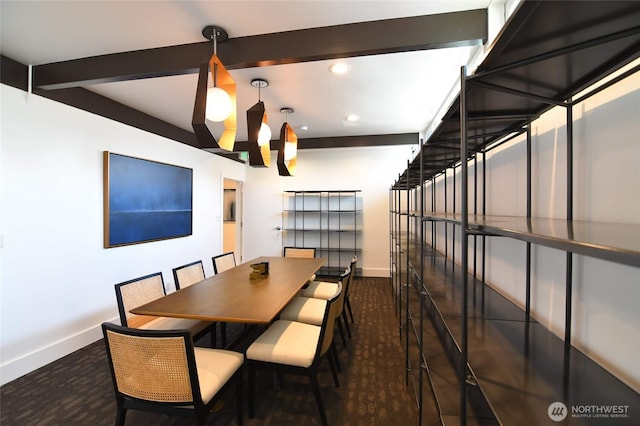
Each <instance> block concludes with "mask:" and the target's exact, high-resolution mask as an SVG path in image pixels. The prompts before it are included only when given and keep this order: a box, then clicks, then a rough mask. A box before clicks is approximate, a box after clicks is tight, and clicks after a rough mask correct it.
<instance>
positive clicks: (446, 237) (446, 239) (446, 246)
mask: <svg viewBox="0 0 640 426" xmlns="http://www.w3.org/2000/svg"><path fill="white" fill-rule="evenodd" d="M447 188H448V187H447V169H444V210H443V212H444V213H446V212H447V207H448V206H449V205H448V204H447V198H448V197H447V195H448V191H447ZM442 223H443V224H444V259H445V261H444V265H445V267H446V266H447V260H446V259H447V256H448V255H449V235H448V229H449V226H448V224H447V221H444V222H442Z"/></svg>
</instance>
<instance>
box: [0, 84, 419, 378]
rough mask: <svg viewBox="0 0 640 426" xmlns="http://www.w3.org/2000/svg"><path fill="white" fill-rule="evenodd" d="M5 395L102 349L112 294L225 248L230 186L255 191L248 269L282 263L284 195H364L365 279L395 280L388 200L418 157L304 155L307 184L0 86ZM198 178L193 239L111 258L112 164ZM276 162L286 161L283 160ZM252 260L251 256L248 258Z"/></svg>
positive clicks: (0, 308) (360, 151) (248, 225)
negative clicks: (146, 165)
mask: <svg viewBox="0 0 640 426" xmlns="http://www.w3.org/2000/svg"><path fill="white" fill-rule="evenodd" d="M0 99H1V104H0V106H1V108H2V109H1V110H0V111H1V114H2V115H1V120H0V125H1V126H2V127H1V129H0V135H1V138H0V153H1V155H2V157H1V162H0V172H1V174H0V176H1V180H0V188H1V197H0V203H1V204H0V206H1V208H0V242H1V245H0V383H6V382H8V381H11V380H13V379H15V378H17V377H19V376H21V375H23V374H26V373H28V372H30V371H32V370H34V369H36V368H39V367H41V366H43V365H46V364H47V363H49V362H51V361H53V360H55V359H57V358H59V357H61V356H64V355H66V354H68V353H70V352H72V351H75V350H77V349H79V348H81V347H83V346H85V345H87V344H89V343H91V342H94V341H95V340H98V339H99V338H101V332H100V328H99V327H100V324H101V323H102V322H103V321H118V319H117V316H118V313H117V308H116V301H115V293H114V290H113V285H114V284H115V283H118V282H122V281H125V280H128V279H131V278H134V277H137V276H142V275H146V274H149V273H152V272H157V271H162V273H163V275H164V280H165V286H166V288H167V291H169V292H171V291H173V290H174V288H175V287H174V284H173V277H172V274H171V269H172V268H173V267H175V266H178V265H181V264H184V263H187V262H191V261H193V260H196V259H202V260H203V261H204V266H205V273H206V274H207V275H211V274H213V268H212V265H211V262H210V261H208V260H209V259H210V258H211V256H213V255H215V254H218V253H221V252H222V250H223V248H222V226H223V223H222V192H223V191H222V189H223V180H224V178H228V179H234V180H237V181H245V180H249V182H246V183H245V189H246V190H245V195H244V200H245V205H244V215H243V219H244V220H243V224H244V232H243V236H244V241H243V246H244V258H245V259H247V260H248V259H251V258H253V257H257V256H261V255H279V254H280V253H281V240H280V238H281V235H280V233H279V232H278V231H275V230H274V228H275V227H276V226H278V225H281V210H282V201H281V200H282V198H281V197H282V191H284V190H286V189H353V188H356V189H362V191H363V193H362V194H363V199H364V214H363V218H364V223H363V235H364V237H363V245H364V250H363V264H362V265H361V266H362V267H363V268H364V273H365V274H367V275H375V276H388V264H389V257H388V256H389V251H388V241H389V231H388V221H389V213H388V210H389V208H388V203H387V201H388V196H389V195H388V188H389V185H390V184H391V182H393V181H394V180H395V178H397V175H398V173H400V172H401V171H402V170H403V169H404V167H406V161H407V159H408V158H409V157H410V154H411V152H410V150H411V147H410V146H396V147H377V148H355V149H335V150H306V151H305V150H301V151H300V154H299V161H298V176H296V177H289V178H283V177H279V176H278V174H277V167H276V166H275V155H273V157H274V164H272V166H271V167H270V168H264V169H258V168H249V167H245V166H244V165H242V164H240V163H237V162H234V161H230V160H226V159H223V158H222V157H219V156H216V155H213V154H209V153H207V152H204V151H201V150H198V149H195V148H192V147H189V146H186V145H184V144H180V143H177V142H174V141H171V140H168V139H165V138H162V137H159V136H156V135H153V134H150V133H147V132H143V131H141V130H138V129H135V128H132V127H129V126H125V125H122V124H119V123H116V122H113V121H111V120H107V119H105V118H102V117H99V116H96V115H93V114H89V113H87V112H84V111H81V110H78V109H75V108H71V107H68V106H66V105H63V104H59V103H56V102H53V101H50V100H47V99H44V98H41V97H39V96H35V95H27V94H26V93H24V92H22V91H20V90H17V89H14V88H12V87H9V86H5V85H0ZM105 150H107V151H112V152H116V153H120V154H125V155H130V156H134V157H140V158H145V159H149V160H154V161H160V162H166V163H170V164H177V165H180V166H184V167H190V168H192V169H193V170H194V194H193V207H194V223H193V235H192V236H189V237H185V238H178V239H172V240H166V241H160V242H153V243H145V244H139V245H133V246H127V247H119V248H111V249H104V248H103V241H102V235H103V231H102V229H103V210H102V209H103V207H102V206H103V201H102V196H103V194H102V179H103V176H102V152H103V151H105ZM272 154H275V153H272ZM240 255H242V253H241V254H240Z"/></svg>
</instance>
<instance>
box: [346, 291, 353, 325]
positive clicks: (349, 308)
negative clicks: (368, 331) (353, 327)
mask: <svg viewBox="0 0 640 426" xmlns="http://www.w3.org/2000/svg"><path fill="white" fill-rule="evenodd" d="M345 305H346V306H347V309H348V310H349V316H350V317H351V324H355V323H354V322H353V311H352V310H351V302H350V301H349V296H345Z"/></svg>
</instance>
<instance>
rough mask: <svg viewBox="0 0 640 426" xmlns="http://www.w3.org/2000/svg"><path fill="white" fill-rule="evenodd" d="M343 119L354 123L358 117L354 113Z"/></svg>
mask: <svg viewBox="0 0 640 426" xmlns="http://www.w3.org/2000/svg"><path fill="white" fill-rule="evenodd" d="M345 119H346V120H347V121H349V122H351V123H355V122H356V121H358V120H360V117H358V116H357V115H355V114H349V115H347V116H346V117H345Z"/></svg>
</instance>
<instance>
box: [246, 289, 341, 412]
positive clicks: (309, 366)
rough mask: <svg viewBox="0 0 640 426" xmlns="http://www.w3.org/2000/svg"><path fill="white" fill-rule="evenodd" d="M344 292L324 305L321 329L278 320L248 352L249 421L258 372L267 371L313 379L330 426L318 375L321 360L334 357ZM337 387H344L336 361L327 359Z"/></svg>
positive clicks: (318, 403) (252, 408)
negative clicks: (325, 357)
mask: <svg viewBox="0 0 640 426" xmlns="http://www.w3.org/2000/svg"><path fill="white" fill-rule="evenodd" d="M341 292H342V284H340V283H338V284H337V286H336V293H335V294H334V295H333V297H331V298H329V299H328V300H323V301H322V302H324V315H323V320H322V324H321V325H319V326H318V325H313V324H305V323H303V322H297V321H288V320H281V319H279V320H276V321H274V322H273V323H272V324H271V325H270V326H269V328H268V329H267V330H266V331H265V332H264V333H262V334H261V335H260V336H259V337H258V338H257V339H256V340H255V341H254V342H253V343H252V344H251V345H250V346H249V347H248V348H247V351H246V359H247V366H248V371H249V417H250V418H253V416H254V411H255V378H256V370H258V369H266V370H272V371H278V372H285V373H293V374H302V375H306V376H307V377H309V380H310V381H311V385H312V388H313V394H314V396H315V399H316V403H317V405H318V409H319V411H320V417H321V420H322V424H323V425H326V424H327V416H326V413H325V410H324V405H323V403H322V395H321V394H320V385H319V383H318V377H317V371H318V366H319V363H320V360H321V359H322V358H323V357H324V356H325V355H327V354H330V353H331V348H332V347H333V346H334V343H333V332H334V327H335V322H336V321H335V318H336V309H337V301H338V298H339V296H340V294H341ZM327 358H328V360H329V364H330V366H331V372H332V374H333V380H334V382H335V384H336V387H338V386H340V383H339V381H338V372H337V369H336V365H335V362H334V359H333V358H332V357H331V356H327Z"/></svg>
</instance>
